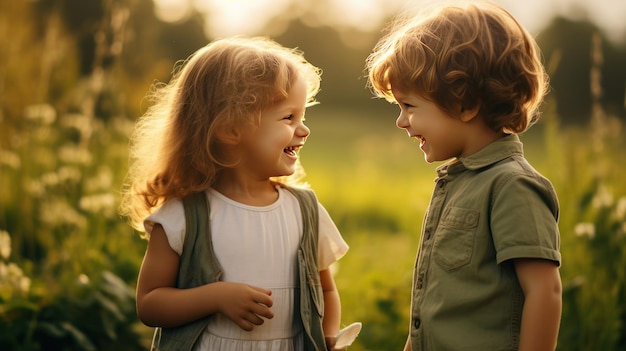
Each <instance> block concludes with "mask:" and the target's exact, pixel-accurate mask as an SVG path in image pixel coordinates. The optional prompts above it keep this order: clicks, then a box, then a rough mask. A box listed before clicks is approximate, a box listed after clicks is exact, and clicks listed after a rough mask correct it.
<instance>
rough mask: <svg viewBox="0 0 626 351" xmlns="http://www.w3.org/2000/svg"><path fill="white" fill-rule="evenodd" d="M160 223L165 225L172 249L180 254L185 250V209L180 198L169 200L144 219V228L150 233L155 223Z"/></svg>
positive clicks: (164, 228)
mask: <svg viewBox="0 0 626 351" xmlns="http://www.w3.org/2000/svg"><path fill="white" fill-rule="evenodd" d="M156 223H158V224H160V225H161V226H162V227H163V230H164V231H165V235H166V236H167V241H168V242H169V244H170V247H171V248H172V250H174V251H176V253H178V254H179V255H180V254H181V253H182V252H183V241H184V240H185V229H186V228H185V225H186V224H185V209H184V207H183V203H182V202H181V201H180V200H179V199H171V200H168V201H167V202H165V203H164V204H163V206H161V207H160V208H159V209H158V210H156V211H155V212H154V213H153V214H151V215H150V216H148V218H146V220H145V221H144V228H146V232H147V233H148V234H150V233H151V232H152V229H153V228H154V225H155V224H156Z"/></svg>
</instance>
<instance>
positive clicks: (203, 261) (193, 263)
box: [151, 186, 326, 351]
mask: <svg viewBox="0 0 626 351" xmlns="http://www.w3.org/2000/svg"><path fill="white" fill-rule="evenodd" d="M283 187H284V188H285V189H287V190H289V191H290V192H291V193H293V195H294V196H295V197H296V198H297V199H298V202H299V203H300V209H301V211H302V221H303V236H302V241H301V242H300V247H299V248H298V276H299V283H300V285H299V287H300V289H299V296H296V299H295V303H300V317H301V319H302V323H303V325H304V331H305V334H306V336H305V338H304V351H325V350H326V343H325V340H324V332H323V329H322V317H323V314H324V293H323V291H322V285H321V282H320V276H319V269H318V266H317V241H318V225H319V217H318V216H319V214H318V207H317V206H318V205H317V198H316V197H315V194H314V193H313V191H311V190H306V189H298V188H292V187H287V186H283ZM206 200H207V199H206V194H205V193H204V192H200V193H194V194H191V195H189V196H187V197H185V198H184V199H183V206H184V208H185V221H186V233H185V241H184V243H183V253H182V254H181V255H180V268H179V272H178V281H177V284H176V286H177V287H178V288H181V289H188V288H193V287H197V286H201V285H205V284H209V283H213V282H216V281H219V280H220V278H221V276H222V269H221V267H220V264H219V262H218V261H217V258H216V257H215V253H214V251H213V240H211V226H210V223H209V215H208V214H209V204H208V201H206ZM295 291H296V293H297V292H298V289H296V290H295ZM298 301H299V302H298ZM210 318H211V316H207V317H205V318H201V319H199V320H196V321H194V322H191V323H189V324H185V325H183V326H179V327H174V328H157V329H156V330H155V332H154V338H153V340H152V348H151V350H152V351H169V350H172V351H187V350H191V349H192V348H193V346H194V345H195V344H196V342H197V341H198V340H199V339H200V336H201V335H202V333H203V331H204V330H205V329H206V326H207V324H208V322H209V319H210Z"/></svg>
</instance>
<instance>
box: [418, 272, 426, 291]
mask: <svg viewBox="0 0 626 351" xmlns="http://www.w3.org/2000/svg"><path fill="white" fill-rule="evenodd" d="M423 286H424V274H420V275H419V277H417V288H418V289H421V288H422V287H423Z"/></svg>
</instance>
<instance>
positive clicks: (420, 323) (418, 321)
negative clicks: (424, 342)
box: [413, 318, 422, 329]
mask: <svg viewBox="0 0 626 351" xmlns="http://www.w3.org/2000/svg"><path fill="white" fill-rule="evenodd" d="M421 325H422V321H421V320H420V319H419V318H415V319H414V320H413V327H414V328H415V329H419V328H420V326H421Z"/></svg>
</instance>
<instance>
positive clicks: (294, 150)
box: [243, 78, 310, 179]
mask: <svg viewBox="0 0 626 351" xmlns="http://www.w3.org/2000/svg"><path fill="white" fill-rule="evenodd" d="M306 101H307V91H306V85H305V82H304V80H302V79H300V78H298V79H297V80H296V81H295V83H294V84H293V86H292V87H291V90H290V91H289V95H288V96H287V98H286V99H285V100H282V101H280V102H278V103H276V104H275V105H273V106H271V107H270V108H268V109H266V110H265V111H262V113H261V119H260V123H259V125H258V126H257V127H254V128H252V129H251V130H250V131H249V133H246V135H245V138H244V140H243V147H244V155H246V156H245V160H244V163H245V164H244V165H243V166H244V167H247V168H248V171H249V172H251V173H252V174H253V175H254V176H257V177H259V179H265V178H269V177H279V176H287V175H291V174H293V173H294V172H295V165H296V161H297V160H298V152H299V151H300V149H301V148H302V146H303V145H304V142H305V141H306V138H307V137H308V136H309V133H310V130H309V128H308V127H307V126H306V125H304V112H305V108H306Z"/></svg>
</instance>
